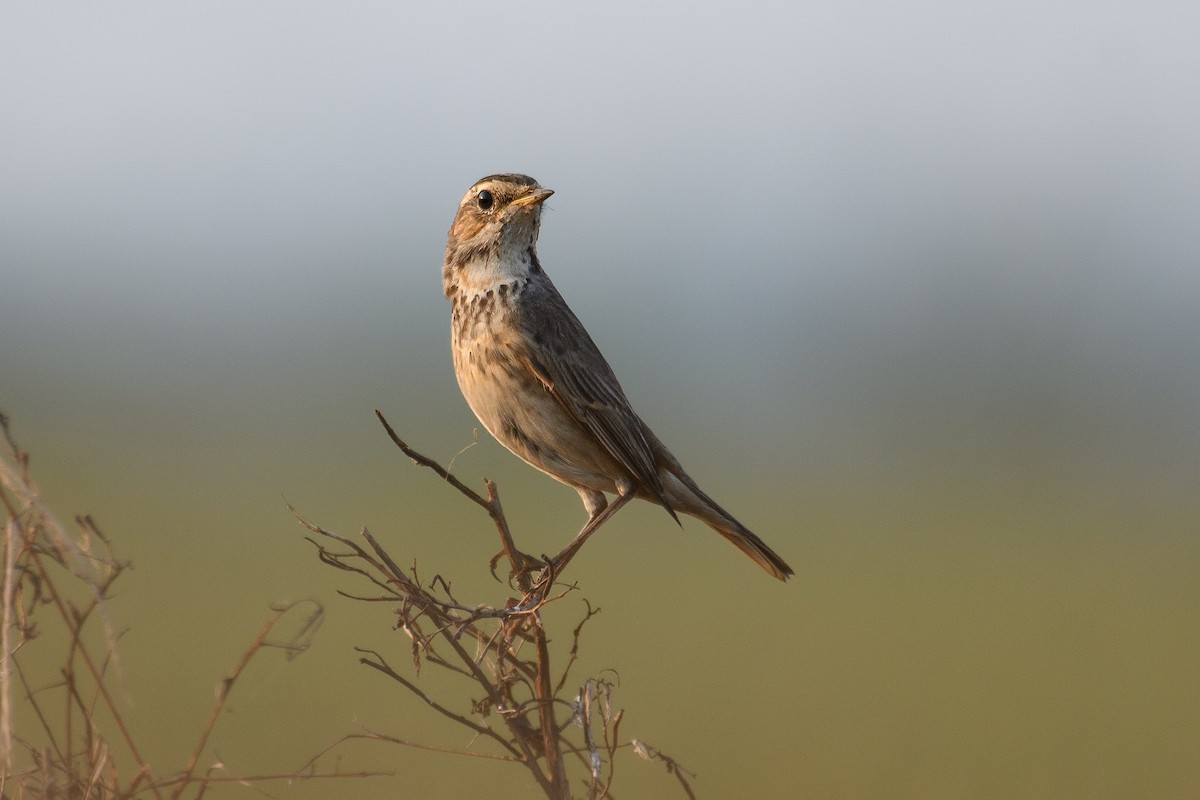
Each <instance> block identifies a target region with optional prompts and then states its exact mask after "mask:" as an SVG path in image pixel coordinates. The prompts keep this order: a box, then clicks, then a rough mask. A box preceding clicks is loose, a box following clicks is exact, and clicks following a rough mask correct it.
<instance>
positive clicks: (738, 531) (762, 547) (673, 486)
mask: <svg viewBox="0 0 1200 800" xmlns="http://www.w3.org/2000/svg"><path fill="white" fill-rule="evenodd" d="M665 451H666V448H662V450H661V451H660V452H665ZM667 459H669V461H668V462H667V463H668V464H669V467H668V469H666V470H662V471H660V472H659V477H660V478H662V479H663V489H664V492H665V493H666V495H667V497H668V499H669V500H670V503H671V506H672V507H674V509H675V510H676V511H682V512H683V513H684V514H687V515H689V516H692V517H695V518H696V519H699V520H703V521H704V522H705V523H707V524H708V526H709V527H710V528H712V529H713V530H714V531H716V532H717V533H719V534H721V535H722V536H724V537H725V538H726V539H728V540H729V541H730V542H731V543H732V544H733V546H734V547H736V548H737V549H738V550H741V551H742V552H743V553H745V554H746V555H748V556H750V558H751V560H753V561H754V563H755V564H758V565H759V566H760V567H762V568H763V569H764V570H766V571H767V572H769V573H770V574H772V575H774V576H775V577H776V578H778V579H779V580H781V581H786V580H787V579H788V578H789V577H790V576H792V575H794V574H795V573H794V572H793V571H792V568H791V567H789V566H788V564H787V562H786V561H784V560H783V559H782V558H780V557H779V554H778V553H776V552H775V551H774V550H772V549H771V548H770V547H768V546H767V543H766V542H764V541H763V540H762V539H760V538H758V537H757V536H755V535H754V534H753V533H751V532H750V531H749V530H748V529H747V528H746V526H745V525H743V524H742V523H740V522H738V521H737V520H736V519H734V518H733V515H732V514H730V513H729V512H728V511H726V510H725V509H723V508H721V506H719V505H718V504H717V502H716V501H715V500H713V499H712V498H711V497H709V496H708V495H706V494H705V493H704V492H703V491H701V490H700V487H699V486H697V485H696V482H695V481H693V480H692V479H691V477H690V476H689V475H688V474H687V473H686V472H684V471H683V468H682V467H681V466H679V462H678V461H676V460H675V459H674V457H672V456H671V455H670V454H669V453H666V458H665V459H664V460H667Z"/></svg>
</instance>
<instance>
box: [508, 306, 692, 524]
mask: <svg viewBox="0 0 1200 800" xmlns="http://www.w3.org/2000/svg"><path fill="white" fill-rule="evenodd" d="M550 291H551V292H553V294H554V295H556V296H557V295H558V292H557V291H556V290H554V289H553V288H551V289H550ZM520 316H521V321H520V324H521V325H522V327H524V328H525V335H524V336H523V337H522V338H523V341H524V342H526V343H528V348H527V350H526V353H525V356H526V359H527V368H528V369H529V370H530V372H532V373H533V374H534V375H536V376H537V378H538V380H539V381H540V382H541V383H542V385H543V386H545V387H546V391H548V392H550V394H551V395H552V396H553V397H554V398H555V399H556V400H557V401H558V402H559V403H560V404H561V405H562V407H563V408H564V409H566V411H567V412H568V413H569V414H571V416H572V417H574V418H575V419H576V420H578V421H579V423H580V425H581V426H582V427H583V428H584V429H585V430H587V431H588V432H589V433H591V434H592V435H593V436H594V437H596V440H597V441H599V442H600V444H602V445H603V446H604V449H605V450H607V451H608V452H609V453H610V454H611V455H612V457H613V458H615V459H616V460H617V461H618V462H620V464H621V465H622V466H624V467H625V469H627V470H629V472H630V474H631V475H632V476H633V478H634V480H636V481H637V483H638V484H640V485H641V487H642V488H644V489H646V490H647V491H649V492H650V493H651V494H653V495H654V497H655V498H656V499H657V500H658V501H659V502H660V503H661V504H662V506H663V508H665V509H667V511H668V512H669V513H670V514H671V516H672V517H675V519H676V521H678V519H679V518H678V517H677V516H676V515H675V511H674V509H672V508H671V506H670V504H669V503H668V502H667V498H666V493H665V492H664V490H663V485H662V481H661V480H660V479H659V477H658V467H657V465H656V464H655V457H654V449H653V447H652V446H651V444H650V442H649V441H648V439H647V437H646V434H645V432H644V431H645V426H644V424H643V423H642V420H641V418H640V417H638V415H637V413H636V412H634V410H633V407H632V406H630V404H629V400H628V399H627V398H626V397H625V392H624V391H623V390H622V389H621V384H619V383H618V382H617V378H616V376H615V375H614V374H613V371H612V367H610V366H609V365H608V362H607V361H605V359H604V356H603V355H602V354H601V353H600V349H599V348H598V347H596V343H595V342H593V341H592V337H591V336H589V335H588V332H587V330H586V329H585V328H584V327H583V323H581V322H580V321H579V319H578V318H577V317H576V316H575V314H574V313H573V312H572V311H571V309H570V308H569V307H568V306H567V304H566V302H565V301H563V300H562V298H561V296H558V297H557V302H536V303H530V304H528V305H526V307H525V308H524V309H523V310H522V313H521V315H520Z"/></svg>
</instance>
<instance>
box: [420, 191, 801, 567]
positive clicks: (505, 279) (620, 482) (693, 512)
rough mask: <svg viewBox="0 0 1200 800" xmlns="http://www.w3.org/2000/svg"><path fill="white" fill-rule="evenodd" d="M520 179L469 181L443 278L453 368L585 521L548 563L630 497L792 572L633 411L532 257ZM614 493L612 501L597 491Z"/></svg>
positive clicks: (537, 210)
mask: <svg viewBox="0 0 1200 800" xmlns="http://www.w3.org/2000/svg"><path fill="white" fill-rule="evenodd" d="M551 194H553V191H551V190H550V189H544V188H542V187H541V186H539V185H538V183H537V181H535V180H534V179H533V178H530V177H528V176H526V175H516V174H505V175H490V176H488V177H486V178H484V179H482V180H480V181H478V182H477V183H476V184H475V185H474V186H472V187H471V188H470V189H469V190H468V191H467V193H466V195H465V196H464V197H463V199H462V202H460V203H459V204H458V213H457V214H456V215H455V217H454V223H453V224H452V225H451V226H450V234H449V239H448V241H447V242H446V258H445V262H444V264H443V267H442V282H443V289H444V291H445V293H446V297H447V298H449V300H450V305H451V345H452V348H453V351H454V373H455V375H456V376H457V378H458V385H459V387H460V388H461V389H462V393H463V396H464V397H465V398H466V400H467V403H468V404H469V405H470V406H471V410H472V411H474V412H475V416H477V417H478V418H479V421H480V422H481V423H483V426H484V427H485V428H487V429H488V431H489V432H490V433H491V434H492V436H494V437H496V439H497V440H498V441H499V442H500V443H501V444H502V445H504V446H505V447H507V448H508V449H509V450H511V451H512V452H513V453H515V454H516V455H517V456H519V457H520V458H521V459H522V460H524V461H525V462H526V463H528V464H530V465H531V466H533V467H536V468H537V469H539V470H541V471H542V472H544V473H546V474H547V475H549V476H550V477H552V478H555V479H557V480H559V481H561V482H562V483H565V484H567V485H568V486H571V487H573V488H574V489H575V491H577V492H579V496H580V498H582V500H583V505H584V507H585V508H586V509H587V512H588V523H587V525H585V526H584V528H583V530H581V531H580V532H579V534H578V535H577V536H576V537H575V540H574V541H572V542H571V544H570V545H568V546H567V548H565V549H564V550H563V552H562V553H560V554H559V555H558V556H557V557H556V558H555V559H552V561H553V563H554V564H555V566H556V567H558V568H561V567H562V566H563V565H564V564H565V562H566V561H567V560H568V559H569V558H570V557H571V556H572V555H574V553H575V551H576V550H578V548H579V546H580V545H582V544H583V541H584V540H585V539H586V538H587V537H588V536H589V535H590V534H591V533H592V532H593V531H595V530H596V529H597V528H598V527H599V526H600V525H601V524H602V523H603V522H604V521H605V520H607V519H608V518H609V517H610V516H611V515H612V514H613V513H614V512H615V511H616V510H617V509H619V508H620V507H621V506H623V505H624V504H625V503H627V502H628V501H629V500H630V499H632V498H634V497H640V498H642V499H643V500H649V501H650V502H652V503H658V504H659V505H661V506H663V507H664V508H665V509H666V510H667V511H668V513H670V514H671V516H672V517H674V518H675V521H676V522H678V521H679V518H678V517H677V516H676V513H675V512H677V511H678V512H681V513H683V514H688V515H690V516H693V517H696V518H697V519H700V520H703V521H704V522H706V523H707V524H708V525H709V526H711V527H712V528H713V530H715V531H716V532H717V533H719V534H721V535H722V536H724V537H725V538H726V539H728V540H729V541H730V542H732V543H733V545H734V546H735V547H737V548H738V549H739V550H741V551H742V552H743V553H745V554H746V555H748V556H749V557H750V558H752V559H753V560H754V562H755V563H756V564H758V565H759V566H760V567H762V568H763V569H764V570H766V571H767V572H769V573H771V574H772V575H774V576H775V577H776V578H779V579H780V580H786V579H787V577H788V576H789V575H791V574H793V573H792V568H791V567H789V566H788V565H787V563H785V562H784V560H783V559H782V558H780V557H779V556H778V555H777V554H776V553H775V551H773V550H772V549H771V548H770V547H768V546H767V545H766V543H765V542H763V540H762V539H759V538H758V537H757V536H755V535H754V534H753V533H751V532H750V531H749V530H747V529H746V528H745V526H743V525H742V524H741V523H740V522H738V521H737V520H736V519H734V518H733V516H731V515H730V514H729V512H728V511H726V510H725V509H723V508H721V506H719V505H717V503H716V501H714V500H713V499H712V498H711V497H709V496H708V495H707V494H705V493H704V492H703V491H701V490H700V487H699V486H697V485H696V482H695V481H693V480H692V479H691V477H689V476H688V474H687V473H686V472H685V471H684V469H683V467H682V466H680V464H679V462H678V461H677V460H676V459H675V456H673V455H671V451H670V450H668V449H667V448H666V446H665V445H663V443H662V442H660V441H659V440H658V437H657V436H655V435H654V433H653V432H652V431H651V430H650V428H649V427H647V426H646V423H644V422H642V420H641V418H640V417H639V416H638V415H637V414H636V413H634V410H633V408H632V407H631V406H630V405H629V400H627V399H626V397H625V392H624V391H622V390H621V384H619V383H617V378H616V376H615V375H613V371H612V368H611V367H609V365H608V362H607V361H605V360H604V356H602V355H601V354H600V350H599V349H598V348H597V347H596V344H595V343H594V342H593V341H592V337H591V336H589V335H588V332H587V331H586V330H585V329H584V327H583V324H582V323H580V321H579V319H578V318H577V317H576V316H575V314H574V313H572V311H571V309H570V308H569V307H568V306H567V303H566V301H565V300H563V298H562V295H560V294H559V293H558V290H557V289H555V288H554V284H553V283H551V282H550V278H549V277H548V276H547V275H546V273H545V272H544V271H543V270H542V265H541V264H540V263H539V262H538V257H537V251H536V249H535V245H536V243H537V237H538V229H539V225H540V223H541V209H542V203H543V201H545V199H546V198H547V197H549V196H550V195H551ZM605 492H608V493H612V494H615V495H616V498H615V499H614V500H613V503H612V504H611V505H610V504H609V503H608V501H607V499H606V498H605V496H604V493H605Z"/></svg>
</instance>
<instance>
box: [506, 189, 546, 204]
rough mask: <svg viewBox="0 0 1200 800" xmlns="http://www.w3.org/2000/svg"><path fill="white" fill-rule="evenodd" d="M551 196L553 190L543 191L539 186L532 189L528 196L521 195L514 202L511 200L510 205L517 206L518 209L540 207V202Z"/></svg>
mask: <svg viewBox="0 0 1200 800" xmlns="http://www.w3.org/2000/svg"><path fill="white" fill-rule="evenodd" d="M552 194H554V190H553V189H543V188H541V187H540V186H539V187H538V188H537V189H534V190H533V191H532V192H530V193H529V194H526V195H522V196H521V197H518V198H517V199H516V200H513V201H512V203H511V204H510V205H514V206H519V207H524V206H536V205H541V203H542V201H543V200H545V199H546V198H547V197H549V196H550V195H552Z"/></svg>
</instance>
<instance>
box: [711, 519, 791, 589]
mask: <svg viewBox="0 0 1200 800" xmlns="http://www.w3.org/2000/svg"><path fill="white" fill-rule="evenodd" d="M700 518H701V519H703V520H704V521H705V522H707V523H708V525H709V527H711V528H712V529H713V530H714V531H716V532H717V533H719V534H721V535H722V536H724V537H725V538H726V539H728V540H729V541H730V542H731V543H732V544H733V546H734V547H736V548H737V549H738V550H741V551H742V552H743V553H745V554H746V555H748V556H750V558H751V559H752V560H753V561H754V563H755V564H758V565H759V566H760V567H762V568H763V569H764V570H766V571H767V572H769V573H770V574H772V575H774V576H775V577H776V578H778V579H779V580H781V581H786V580H787V579H788V578H789V577H791V576H792V575H794V574H795V573H794V572H793V571H792V568H791V567H789V566H788V564H787V562H786V561H784V560H783V559H782V558H780V557H779V554H778V553H776V552H775V551H774V550H772V549H771V548H770V547H767V543H766V542H764V541H763V540H762V539H760V538H758V537H757V536H755V535H754V534H753V533H751V532H750V531H748V530H746V527H745V526H744V525H742V524H741V523H740V522H738V521H737V520H736V519H733V518H732V517H725V518H724V519H714V518H710V517H700Z"/></svg>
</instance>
